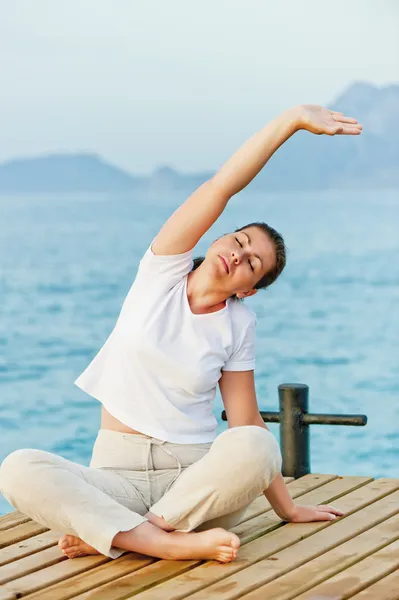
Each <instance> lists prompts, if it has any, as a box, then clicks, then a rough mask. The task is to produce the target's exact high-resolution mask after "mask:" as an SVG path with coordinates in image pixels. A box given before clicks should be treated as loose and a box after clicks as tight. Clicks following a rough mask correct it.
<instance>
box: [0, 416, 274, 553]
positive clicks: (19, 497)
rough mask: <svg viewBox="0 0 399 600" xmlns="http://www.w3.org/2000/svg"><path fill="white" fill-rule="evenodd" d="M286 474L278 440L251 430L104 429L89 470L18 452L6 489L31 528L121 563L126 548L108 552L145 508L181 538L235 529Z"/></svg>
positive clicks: (4, 477)
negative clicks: (69, 538)
mask: <svg viewBox="0 0 399 600" xmlns="http://www.w3.org/2000/svg"><path fill="white" fill-rule="evenodd" d="M280 470H281V454H280V449H279V446H278V444H277V441H276V439H275V437H274V436H273V435H272V434H271V433H270V432H269V431H268V430H267V429H264V428H262V427H258V426H255V425H254V426H252V425H248V426H241V427H233V428H231V429H227V430H226V431H224V432H223V433H221V434H220V435H219V436H217V437H216V439H215V440H214V441H213V442H209V443H205V444H174V443H171V442H165V441H162V440H159V439H157V438H152V437H148V436H145V435H142V434H133V433H120V432H116V431H111V430H107V429H100V431H99V433H98V436H97V438H96V441H95V443H94V448H93V453H92V458H91V461H90V466H89V467H86V466H83V465H80V464H77V463H75V462H72V461H70V460H67V459H65V458H62V457H61V456H57V455H56V454H52V453H50V452H45V451H43V450H33V449H22V450H16V451H15V452H12V453H11V454H9V455H8V456H7V457H6V458H5V460H4V461H3V463H2V465H1V468H0V491H1V492H2V494H3V495H4V496H5V498H6V499H7V500H8V502H9V503H10V504H11V505H12V506H14V507H15V508H17V509H18V510H19V511H21V512H22V513H24V514H26V515H27V516H29V517H30V518H32V519H33V520H34V521H37V522H38V523H40V524H42V525H43V526H45V527H48V528H49V529H53V530H55V531H57V532H61V533H68V534H71V535H75V536H78V537H80V538H81V539H82V540H84V541H85V542H87V543H88V544H90V545H91V546H93V547H94V548H95V549H96V550H97V551H98V552H100V553H101V554H104V555H106V556H109V557H111V558H116V557H118V556H120V555H121V554H123V553H124V552H126V550H122V549H120V548H116V547H114V546H113V545H112V541H113V538H114V537H115V535H116V534H117V533H119V532H120V531H129V530H131V529H133V528H134V527H137V526H138V525H140V524H141V523H144V522H145V521H147V519H146V517H145V516H144V515H145V514H146V513H147V512H148V511H151V512H152V513H153V514H155V515H157V516H159V517H163V518H164V519H165V520H166V521H167V522H168V523H169V524H170V525H172V526H173V527H174V528H175V529H176V530H179V531H183V532H189V531H193V530H195V531H200V530H204V529H209V528H211V527H224V528H225V529H229V528H231V527H233V526H234V525H236V524H237V523H239V522H240V521H241V520H242V517H243V515H244V513H245V511H246V508H247V507H248V505H249V504H250V503H251V502H252V501H253V500H254V499H255V498H256V497H257V496H259V495H260V494H261V493H262V492H263V491H264V490H265V489H266V488H267V487H268V486H269V484H270V483H271V481H272V480H273V478H274V477H275V476H276V475H277V474H278V473H279V472H280Z"/></svg>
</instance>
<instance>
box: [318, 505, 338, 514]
mask: <svg viewBox="0 0 399 600" xmlns="http://www.w3.org/2000/svg"><path fill="white" fill-rule="evenodd" d="M317 510H320V511H322V512H331V513H333V514H334V515H338V516H342V515H343V514H344V513H343V512H342V510H339V508H335V507H334V506H328V505H326V504H320V506H318V507H317Z"/></svg>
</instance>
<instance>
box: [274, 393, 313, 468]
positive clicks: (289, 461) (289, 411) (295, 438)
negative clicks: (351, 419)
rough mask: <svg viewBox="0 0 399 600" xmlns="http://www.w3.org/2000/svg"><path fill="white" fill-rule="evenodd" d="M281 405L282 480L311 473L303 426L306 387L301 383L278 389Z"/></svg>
mask: <svg viewBox="0 0 399 600" xmlns="http://www.w3.org/2000/svg"><path fill="white" fill-rule="evenodd" d="M278 395H279V402H280V447H281V454H282V457H283V465H282V473H283V475H284V477H295V479H297V478H298V477H302V476H303V475H307V474H308V473H310V450H309V448H310V440H309V425H307V424H305V423H303V415H304V414H306V413H307V412H308V405H309V387H308V386H307V385H304V384H302V383H295V384H282V385H279V386H278Z"/></svg>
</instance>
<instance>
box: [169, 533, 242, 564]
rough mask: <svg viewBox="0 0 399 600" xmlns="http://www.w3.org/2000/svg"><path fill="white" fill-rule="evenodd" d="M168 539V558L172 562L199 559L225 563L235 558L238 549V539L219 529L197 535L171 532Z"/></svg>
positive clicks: (232, 534)
mask: <svg viewBox="0 0 399 600" xmlns="http://www.w3.org/2000/svg"><path fill="white" fill-rule="evenodd" d="M168 537H170V543H171V546H170V548H169V551H168V558H171V559H172V560H195V559H200V560H217V561H218V562H221V563H227V562H231V561H232V560H234V559H235V558H236V556H237V553H238V549H239V547H240V538H239V537H238V536H237V535H236V534H235V533H231V532H230V531H226V530H225V529H222V528H220V527H217V528H215V529H207V530H205V531H201V532H198V533H196V532H190V533H182V532H180V531H172V532H170V533H168ZM169 555H170V556H169Z"/></svg>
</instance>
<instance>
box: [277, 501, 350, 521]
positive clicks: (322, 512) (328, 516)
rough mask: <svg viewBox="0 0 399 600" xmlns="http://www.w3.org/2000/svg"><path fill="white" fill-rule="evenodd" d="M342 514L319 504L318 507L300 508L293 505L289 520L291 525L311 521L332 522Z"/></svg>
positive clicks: (330, 507)
mask: <svg viewBox="0 0 399 600" xmlns="http://www.w3.org/2000/svg"><path fill="white" fill-rule="evenodd" d="M343 514H344V513H343V512H342V511H341V510H338V509H337V508H334V507H333V506H327V505H324V504H319V505H318V506H300V505H298V504H296V505H295V509H294V511H293V514H292V515H291V518H290V519H289V520H290V521H291V523H310V522H311V521H333V520H334V519H336V518H337V517H342V515H343Z"/></svg>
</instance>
